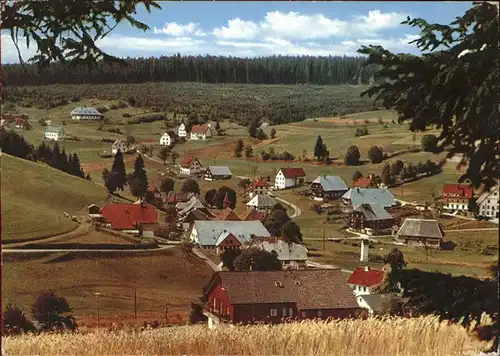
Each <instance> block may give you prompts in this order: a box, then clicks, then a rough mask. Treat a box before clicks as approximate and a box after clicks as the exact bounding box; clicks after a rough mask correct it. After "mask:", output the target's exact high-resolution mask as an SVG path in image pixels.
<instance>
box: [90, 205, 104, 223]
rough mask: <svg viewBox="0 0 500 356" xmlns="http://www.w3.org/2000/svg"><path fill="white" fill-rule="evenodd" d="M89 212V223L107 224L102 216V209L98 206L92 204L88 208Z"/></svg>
mask: <svg viewBox="0 0 500 356" xmlns="http://www.w3.org/2000/svg"><path fill="white" fill-rule="evenodd" d="M87 210H88V215H89V216H88V220H89V222H92V223H95V222H103V223H105V222H106V221H105V220H104V217H103V216H102V214H101V208H100V207H99V206H97V205H96V204H91V205H89V206H88V207H87Z"/></svg>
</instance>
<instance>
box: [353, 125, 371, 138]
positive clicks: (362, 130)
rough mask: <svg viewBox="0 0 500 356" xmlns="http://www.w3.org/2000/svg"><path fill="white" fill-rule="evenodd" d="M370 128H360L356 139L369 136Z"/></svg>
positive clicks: (355, 134)
mask: <svg viewBox="0 0 500 356" xmlns="http://www.w3.org/2000/svg"><path fill="white" fill-rule="evenodd" d="M368 134H369V133H368V128H367V127H366V126H365V127H358V128H357V129H356V132H355V133H354V136H355V137H360V136H366V135H368Z"/></svg>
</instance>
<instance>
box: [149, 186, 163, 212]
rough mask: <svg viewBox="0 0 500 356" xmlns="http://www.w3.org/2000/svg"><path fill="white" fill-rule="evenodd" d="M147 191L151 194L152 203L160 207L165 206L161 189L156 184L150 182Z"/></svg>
mask: <svg viewBox="0 0 500 356" xmlns="http://www.w3.org/2000/svg"><path fill="white" fill-rule="evenodd" d="M147 192H148V194H149V195H150V199H151V200H150V203H151V204H153V205H154V206H155V207H156V208H158V209H161V208H163V196H162V195H161V192H160V190H159V189H158V188H157V187H156V186H155V185H154V184H152V183H150V184H149V186H148V191H147Z"/></svg>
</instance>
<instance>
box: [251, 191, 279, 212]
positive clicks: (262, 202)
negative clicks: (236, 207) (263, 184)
mask: <svg viewBox="0 0 500 356" xmlns="http://www.w3.org/2000/svg"><path fill="white" fill-rule="evenodd" d="M274 204H276V201H275V200H274V199H273V198H271V197H270V196H269V195H267V194H258V195H256V196H254V197H253V198H252V199H251V200H250V201H249V202H248V203H247V207H249V208H250V209H252V210H256V211H257V212H259V213H261V214H262V215H267V213H268V212H269V211H270V210H271V208H272V207H273V206H274Z"/></svg>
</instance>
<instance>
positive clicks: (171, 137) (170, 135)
mask: <svg viewBox="0 0 500 356" xmlns="http://www.w3.org/2000/svg"><path fill="white" fill-rule="evenodd" d="M174 141H175V133H174V132H173V131H165V132H164V133H163V135H161V137H160V145H161V146H171V145H173V144H174Z"/></svg>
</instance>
